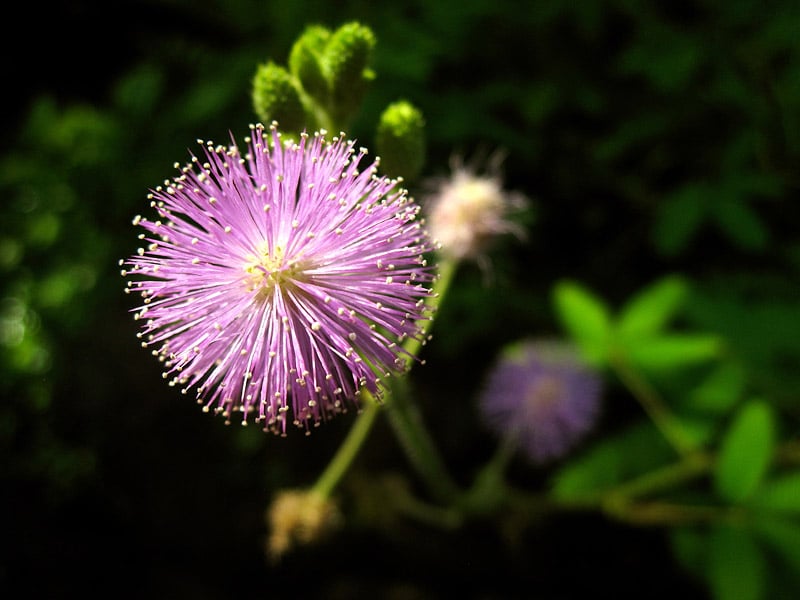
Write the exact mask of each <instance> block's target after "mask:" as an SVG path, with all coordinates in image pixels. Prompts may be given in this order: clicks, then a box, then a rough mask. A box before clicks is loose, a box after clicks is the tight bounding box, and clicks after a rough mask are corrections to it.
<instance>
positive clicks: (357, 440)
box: [311, 391, 379, 498]
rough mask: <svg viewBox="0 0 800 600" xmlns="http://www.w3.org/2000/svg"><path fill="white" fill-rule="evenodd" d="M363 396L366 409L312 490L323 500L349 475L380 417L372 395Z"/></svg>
mask: <svg viewBox="0 0 800 600" xmlns="http://www.w3.org/2000/svg"><path fill="white" fill-rule="evenodd" d="M361 394H362V397H364V396H367V398H366V399H365V402H364V408H363V409H362V411H361V413H360V414H359V415H358V417H356V420H355V423H354V424H353V427H352V428H351V429H350V431H349V432H348V434H347V437H346V438H345V439H344V442H342V445H341V446H339V449H338V450H337V451H336V454H334V455H333V459H332V460H331V462H330V463H328V466H327V467H325V470H324V471H323V472H322V474H321V475H320V476H319V479H317V482H316V483H315V484H314V487H313V488H311V491H312V492H313V493H316V494H319V495H320V496H322V497H323V498H328V497H329V496H330V495H331V493H333V490H334V489H335V488H336V486H337V485H338V484H339V482H340V481H341V480H342V477H344V475H345V473H347V469H349V468H350V465H351V464H352V462H353V460H354V459H355V457H356V456H357V455H358V451H359V450H361V447H362V446H363V445H364V442H366V441H367V436H369V432H370V430H371V429H372V425H373V423H375V418H376V417H377V416H378V410H379V408H378V405H377V404H376V403H375V400H374V399H373V398H372V396H371V394H369V392H366V391H364V392H362V393H361Z"/></svg>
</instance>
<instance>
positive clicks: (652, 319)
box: [617, 276, 687, 337]
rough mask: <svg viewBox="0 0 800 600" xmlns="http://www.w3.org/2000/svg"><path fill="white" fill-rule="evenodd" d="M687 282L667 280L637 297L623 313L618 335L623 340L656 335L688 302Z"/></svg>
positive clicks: (619, 319) (673, 279)
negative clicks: (685, 302)
mask: <svg viewBox="0 0 800 600" xmlns="http://www.w3.org/2000/svg"><path fill="white" fill-rule="evenodd" d="M686 292H687V286H686V281H684V280H683V278H681V277H678V276H671V277H665V278H664V279H661V280H659V281H657V282H656V283H654V284H652V285H650V286H648V287H647V288H645V289H644V290H642V291H641V292H639V293H638V294H636V295H635V296H634V297H633V298H632V299H631V300H630V301H629V302H628V303H627V304H626V305H625V306H624V307H623V308H622V310H621V311H620V314H619V317H618V322H617V333H618V334H619V335H621V336H623V337H634V336H650V335H652V334H654V333H657V332H658V331H659V330H660V329H661V328H662V327H663V326H664V325H665V324H666V323H667V322H668V321H669V320H670V319H671V318H672V317H673V316H674V315H675V313H676V312H677V311H678V309H679V308H680V306H681V304H682V303H683V301H684V300H685V299H686Z"/></svg>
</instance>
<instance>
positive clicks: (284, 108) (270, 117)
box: [253, 61, 315, 133]
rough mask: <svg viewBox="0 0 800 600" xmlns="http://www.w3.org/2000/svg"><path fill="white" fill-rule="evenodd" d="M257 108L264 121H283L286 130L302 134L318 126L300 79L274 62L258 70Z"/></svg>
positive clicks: (254, 94) (256, 86)
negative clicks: (307, 107) (304, 99)
mask: <svg viewBox="0 0 800 600" xmlns="http://www.w3.org/2000/svg"><path fill="white" fill-rule="evenodd" d="M253 108H254V110H255V112H256V114H257V115H258V117H259V119H261V120H262V121H263V122H265V123H270V122H272V121H279V122H280V124H281V128H282V129H283V130H285V131H289V132H296V133H299V132H301V131H303V130H304V129H309V128H313V127H314V126H315V124H314V123H312V122H310V118H309V116H308V114H307V113H306V110H305V109H304V107H303V102H302V100H301V99H300V90H299V89H298V86H297V82H296V80H295V79H294V78H293V77H292V75H290V74H289V72H288V71H287V70H286V69H284V68H283V67H281V66H278V65H276V64H275V63H273V62H271V61H270V62H268V63H265V64H263V65H260V66H259V67H258V69H257V70H256V74H255V77H254V78H253Z"/></svg>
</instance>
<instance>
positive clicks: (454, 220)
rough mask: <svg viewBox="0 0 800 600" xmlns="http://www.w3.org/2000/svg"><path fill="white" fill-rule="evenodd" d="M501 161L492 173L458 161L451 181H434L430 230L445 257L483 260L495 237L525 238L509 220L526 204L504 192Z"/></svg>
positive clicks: (430, 210) (493, 164)
mask: <svg viewBox="0 0 800 600" xmlns="http://www.w3.org/2000/svg"><path fill="white" fill-rule="evenodd" d="M498 163H499V159H495V160H494V161H493V162H492V164H491V165H490V169H489V172H488V174H485V175H479V174H477V173H476V172H475V170H474V169H472V168H469V167H465V166H463V165H462V164H461V163H460V161H454V163H453V169H452V174H451V176H450V177H449V178H444V179H438V180H433V181H431V182H430V183H431V184H432V185H431V188H432V191H431V193H430V194H429V195H428V201H427V202H426V208H427V220H428V228H429V231H430V233H431V237H433V239H434V240H436V242H437V243H438V244H439V245H440V251H441V253H442V254H443V255H445V256H447V257H450V258H453V259H456V260H464V259H477V260H479V261H481V260H482V259H483V253H484V251H485V249H486V247H487V245H488V244H489V242H491V241H492V240H493V239H494V238H495V237H497V236H499V235H502V234H506V233H513V234H515V235H517V236H518V237H523V231H522V229H521V228H520V227H519V226H518V225H516V224H515V223H513V222H512V221H510V220H509V218H508V217H509V214H510V213H511V212H512V211H513V210H515V209H519V208H521V207H522V206H524V204H525V200H524V198H523V197H522V196H520V195H519V194H515V193H511V192H507V191H505V190H504V189H503V182H502V178H501V177H500V175H499V168H498Z"/></svg>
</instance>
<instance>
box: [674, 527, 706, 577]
mask: <svg viewBox="0 0 800 600" xmlns="http://www.w3.org/2000/svg"><path fill="white" fill-rule="evenodd" d="M669 533H670V536H669V540H670V546H671V547H672V553H673V555H674V556H675V558H676V559H677V560H678V562H679V563H680V565H681V566H682V567H683V568H684V569H686V570H687V571H688V572H689V573H691V574H692V575H694V576H695V577H698V578H702V577H703V576H704V575H705V573H706V564H705V562H706V561H705V559H706V557H707V556H708V536H707V535H705V533H704V532H701V531H699V530H698V529H697V528H690V527H678V528H673V529H672V530H671V531H670V532H669Z"/></svg>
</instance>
